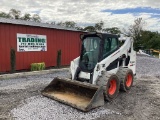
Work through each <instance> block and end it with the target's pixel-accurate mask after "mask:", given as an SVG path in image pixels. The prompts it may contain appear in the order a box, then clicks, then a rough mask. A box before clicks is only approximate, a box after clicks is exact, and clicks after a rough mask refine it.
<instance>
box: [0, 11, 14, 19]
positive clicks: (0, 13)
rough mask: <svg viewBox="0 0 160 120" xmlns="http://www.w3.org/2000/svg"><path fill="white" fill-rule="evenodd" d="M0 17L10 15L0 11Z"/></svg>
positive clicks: (8, 16)
mask: <svg viewBox="0 0 160 120" xmlns="http://www.w3.org/2000/svg"><path fill="white" fill-rule="evenodd" d="M0 17H3V18H11V16H10V15H9V14H7V13H5V12H0Z"/></svg>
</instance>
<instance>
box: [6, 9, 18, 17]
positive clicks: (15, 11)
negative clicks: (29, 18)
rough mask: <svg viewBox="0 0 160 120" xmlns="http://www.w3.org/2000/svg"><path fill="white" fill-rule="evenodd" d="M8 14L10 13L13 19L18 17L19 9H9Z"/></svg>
mask: <svg viewBox="0 0 160 120" xmlns="http://www.w3.org/2000/svg"><path fill="white" fill-rule="evenodd" d="M9 15H10V16H11V18H13V19H20V16H21V11H19V10H16V9H11V10H10V11H9Z"/></svg>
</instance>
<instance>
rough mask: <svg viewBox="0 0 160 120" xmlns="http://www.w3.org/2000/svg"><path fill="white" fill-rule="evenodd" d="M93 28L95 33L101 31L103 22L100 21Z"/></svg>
mask: <svg viewBox="0 0 160 120" xmlns="http://www.w3.org/2000/svg"><path fill="white" fill-rule="evenodd" d="M94 27H95V30H96V31H102V29H103V27H104V22H103V21H100V22H98V23H96V24H95V26H94Z"/></svg>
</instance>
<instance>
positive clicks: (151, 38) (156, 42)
mask: <svg viewBox="0 0 160 120" xmlns="http://www.w3.org/2000/svg"><path fill="white" fill-rule="evenodd" d="M138 44H139V45H141V46H143V49H151V48H152V49H156V50H158V49H160V34H159V33H158V32H151V31H142V34H141V37H140V41H139V42H138Z"/></svg>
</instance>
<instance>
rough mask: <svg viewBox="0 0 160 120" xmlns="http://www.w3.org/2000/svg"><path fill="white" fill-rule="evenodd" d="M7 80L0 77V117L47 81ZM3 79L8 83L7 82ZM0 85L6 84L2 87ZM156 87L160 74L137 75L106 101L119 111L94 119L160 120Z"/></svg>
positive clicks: (7, 118)
mask: <svg viewBox="0 0 160 120" xmlns="http://www.w3.org/2000/svg"><path fill="white" fill-rule="evenodd" d="M39 77H41V76H39ZM30 78H32V76H31V77H30ZM43 79H45V78H43ZM10 81H13V80H12V79H11V80H1V81H0V83H1V84H0V87H1V89H0V120H10V119H13V116H12V114H11V110H12V109H13V108H15V107H16V106H18V105H19V104H20V103H21V101H22V100H25V99H27V98H29V97H31V96H36V95H39V94H40V91H41V90H42V89H43V88H44V87H45V86H46V85H47V84H48V83H49V81H47V82H46V83H44V82H42V83H41V82H38V81H37V80H35V81H36V82H37V83H36V85H35V84H33V82H30V80H29V78H20V80H18V81H16V82H13V83H12V82H10ZM5 82H8V83H10V84H9V86H8V85H7V83H5ZM16 84H17V85H18V84H23V85H22V86H23V87H22V86H21V89H16V88H14V87H16ZM2 85H3V86H8V87H9V88H6V87H5V88H4V87H2ZM24 86H25V87H24ZM3 88H4V89H3ZM159 88H160V78H156V77H155V78H154V77H143V78H138V79H136V80H135V81H134V85H133V87H132V89H131V90H130V91H129V92H128V93H125V92H120V93H119V95H118V97H117V98H116V99H115V100H114V101H112V102H106V103H105V107H106V108H107V109H111V110H114V111H117V112H119V113H120V114H114V113H113V114H109V115H107V116H105V117H104V116H103V117H101V118H97V120H106V119H111V120H140V119H141V120H160V89H159ZM7 89H8V90H7Z"/></svg>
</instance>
